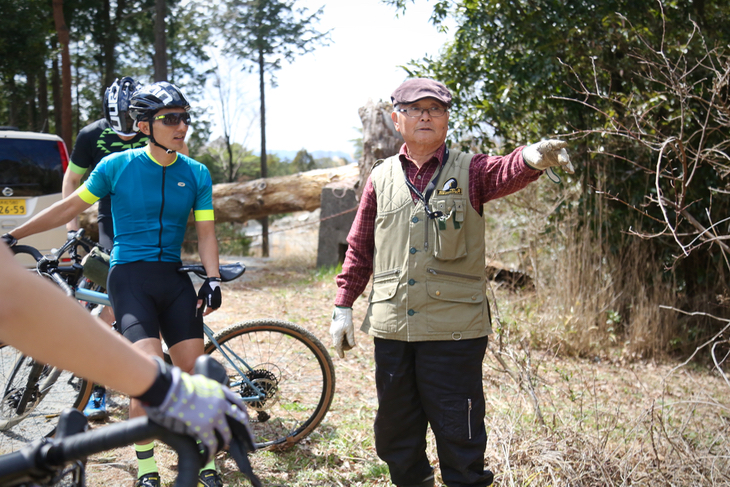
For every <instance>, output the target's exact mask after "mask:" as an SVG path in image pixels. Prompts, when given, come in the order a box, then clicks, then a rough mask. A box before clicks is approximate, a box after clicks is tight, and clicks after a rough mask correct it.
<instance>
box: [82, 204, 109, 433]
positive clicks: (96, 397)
mask: <svg viewBox="0 0 730 487" xmlns="http://www.w3.org/2000/svg"><path fill="white" fill-rule="evenodd" d="M107 203H108V204H107V205H105V206H104V210H102V209H101V208H100V210H99V217H98V220H97V223H98V228H99V245H101V247H102V248H104V249H106V251H107V252H108V251H109V249H111V248H112V246H113V245H114V220H113V219H112V215H111V208H110V205H111V201H109V202H107ZM107 210H108V211H107ZM99 318H100V319H101V320H102V321H104V323H106V324H107V325H109V326H112V325H113V324H114V319H115V318H114V310H113V309H112V308H111V306H104V307H103V309H102V310H101V313H99ZM84 414H85V415H86V417H87V418H89V419H90V420H94V421H103V420H105V419H106V418H107V417H108V416H109V414H108V413H107V410H106V388H105V387H104V386H102V385H100V384H94V389H93V392H92V393H91V397H89V402H88V403H87V404H86V407H85V408H84Z"/></svg>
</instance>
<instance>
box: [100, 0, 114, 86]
mask: <svg viewBox="0 0 730 487" xmlns="http://www.w3.org/2000/svg"><path fill="white" fill-rule="evenodd" d="M102 17H103V18H102V25H103V26H104V33H105V35H104V37H103V43H104V45H103V46H101V47H102V53H103V59H104V60H103V63H104V66H103V69H104V71H103V73H102V75H103V82H102V85H101V86H100V87H99V89H100V90H101V93H99V98H101V97H103V96H104V93H105V92H106V88H107V87H108V86H111V84H112V83H113V82H114V79H115V77H116V76H115V73H116V68H117V66H116V56H115V54H114V48H115V47H116V45H117V42H116V36H117V33H116V26H112V15H111V2H110V1H109V0H104V3H103V5H102Z"/></svg>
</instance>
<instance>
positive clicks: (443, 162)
mask: <svg viewBox="0 0 730 487" xmlns="http://www.w3.org/2000/svg"><path fill="white" fill-rule="evenodd" d="M448 160H449V148H448V147H447V148H446V150H445V151H444V157H443V159H442V160H441V164H440V165H439V170H438V173H436V177H435V178H433V179H432V180H431V181H430V182H429V183H428V186H426V193H425V195H424V194H423V193H421V192H420V191H418V189H416V186H415V185H414V184H413V183H412V182H411V181H410V180H409V179H408V174H406V170H405V169H403V176H404V177H405V180H406V185H407V186H408V188H409V189H410V190H411V191H413V192H414V193H415V194H416V196H418V199H419V200H421V201H422V202H423V206H424V207H425V208H426V215H428V217H429V218H430V219H431V220H433V219H435V218H440V217H442V216H444V213H443V212H442V211H431V208H429V206H428V200H430V199H431V194H433V190H434V189H436V184H437V183H438V180H439V177H441V171H442V170H443V168H444V166H445V165H446V163H447V162H448Z"/></svg>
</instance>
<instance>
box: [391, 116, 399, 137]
mask: <svg viewBox="0 0 730 487" xmlns="http://www.w3.org/2000/svg"><path fill="white" fill-rule="evenodd" d="M390 119H391V120H392V121H393V126H394V127H395V131H396V132H400V130H399V129H398V114H397V113H395V112H390Z"/></svg>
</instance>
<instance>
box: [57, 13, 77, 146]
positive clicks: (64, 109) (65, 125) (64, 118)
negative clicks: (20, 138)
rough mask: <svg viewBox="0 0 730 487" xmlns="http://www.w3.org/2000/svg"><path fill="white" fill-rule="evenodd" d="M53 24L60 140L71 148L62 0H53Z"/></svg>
mask: <svg viewBox="0 0 730 487" xmlns="http://www.w3.org/2000/svg"><path fill="white" fill-rule="evenodd" d="M53 23H54V24H55V26H56V32H57V33H58V42H59V44H61V80H62V81H61V88H62V92H61V138H62V139H63V141H64V142H66V146H67V147H69V148H70V147H72V142H73V140H72V135H71V56H70V54H69V52H68V44H69V34H68V27H67V26H66V21H65V20H64V18H63V0H53Z"/></svg>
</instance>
